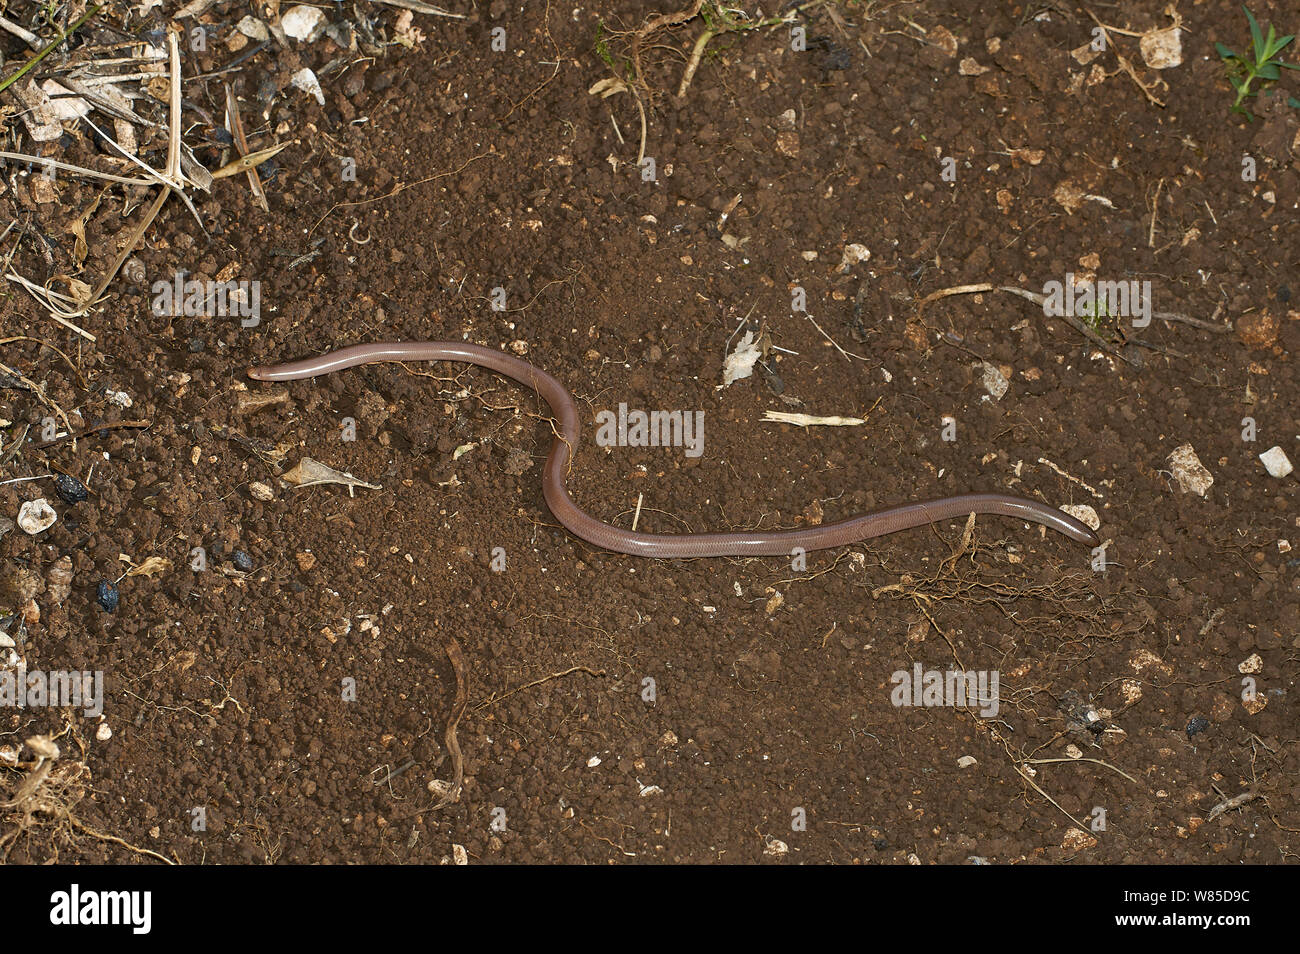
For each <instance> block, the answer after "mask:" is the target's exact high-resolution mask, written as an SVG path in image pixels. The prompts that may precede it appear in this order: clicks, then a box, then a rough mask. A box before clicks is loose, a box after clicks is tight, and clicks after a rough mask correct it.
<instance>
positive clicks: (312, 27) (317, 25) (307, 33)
mask: <svg viewBox="0 0 1300 954" xmlns="http://www.w3.org/2000/svg"><path fill="white" fill-rule="evenodd" d="M280 28H281V29H282V30H284V35H285V36H287V37H288V38H289V39H291V40H302V41H304V42H307V43H310V42H311V41H312V40H315V39H316V38H317V37H319V36H320V35H321V34H322V33H323V32H325V12H324V11H323V10H320V9H317V8H316V7H309V6H305V5H299V6H296V7H290V8H289V11H288V12H287V13H285V15H284V16H283V17H282V18H281V19H280Z"/></svg>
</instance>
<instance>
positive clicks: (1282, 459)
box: [1259, 447, 1295, 477]
mask: <svg viewBox="0 0 1300 954" xmlns="http://www.w3.org/2000/svg"><path fill="white" fill-rule="evenodd" d="M1259 459H1260V460H1262V461H1263V462H1264V469H1265V470H1267V471H1268V473H1269V476H1270V477H1285V476H1286V475H1287V474H1289V473H1291V471H1293V470H1295V468H1294V467H1292V466H1291V461H1290V459H1289V458H1288V457H1287V456H1286V451H1284V450H1282V448H1280V447H1270V448H1269V449H1268V450H1266V451H1264V453H1262V454H1260V455H1259Z"/></svg>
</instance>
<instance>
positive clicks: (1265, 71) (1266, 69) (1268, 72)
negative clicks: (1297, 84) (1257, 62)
mask: <svg viewBox="0 0 1300 954" xmlns="http://www.w3.org/2000/svg"><path fill="white" fill-rule="evenodd" d="M1255 75H1256V76H1258V77H1259V78H1260V79H1266V80H1275V79H1277V78H1278V77H1279V76H1281V75H1282V71H1281V70H1279V69H1278V68H1277V64H1276V63H1265V64H1264V65H1263V66H1261V67H1260V68H1259V71H1258V72H1257V73H1256V74H1255Z"/></svg>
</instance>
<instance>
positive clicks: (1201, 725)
mask: <svg viewBox="0 0 1300 954" xmlns="http://www.w3.org/2000/svg"><path fill="white" fill-rule="evenodd" d="M1209 727H1210V720H1209V719H1207V718H1205V716H1193V717H1192V719H1191V721H1190V722H1188V723H1187V737H1188V738H1189V739H1190V738H1191V737H1192V736H1194V735H1199V734H1200V733H1202V732H1204V731H1205V730H1206V729H1208V728H1209Z"/></svg>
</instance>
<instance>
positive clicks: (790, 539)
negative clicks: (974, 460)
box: [248, 341, 1101, 558]
mask: <svg viewBox="0 0 1300 954" xmlns="http://www.w3.org/2000/svg"><path fill="white" fill-rule="evenodd" d="M383 361H459V362H462V363H464V364H473V365H478V366H479V367H483V368H488V369H489V370H491V371H495V372H497V373H498V374H502V375H505V376H506V377H508V378H513V379H514V380H515V381H518V382H519V383H520V384H522V385H523V386H524V387H527V388H532V390H534V391H536V392H537V394H538V395H540V396H541V398H542V399H543V400H544V401H546V403H547V404H549V405H550V407H551V411H552V413H553V414H554V415H555V417H556V420H557V422H558V434H557V436H556V439H555V441H554V443H552V445H551V452H550V454H549V455H548V456H547V458H546V467H545V470H544V472H543V479H542V492H543V496H544V497H545V498H546V505H547V506H548V507H549V508H550V509H551V513H552V514H554V515H555V518H556V519H557V520H559V521H560V523H562V524H563V525H564V526H565V527H566V528H568V530H569V531H570V532H571V533H572V534H574V536H577V537H580V538H581V539H583V540H586V541H587V542H588V543H590V544H592V545H594V546H597V547H601V548H602V549H605V550H613V551H615V552H617V553H627V554H631V555H632V556H641V557H658V558H671V557H687V558H689V557H716V556H777V555H780V556H787V555H789V554H791V553H792V552H793V551H794V550H795V549H796V548H801V549H803V550H826V549H831V548H833V547H842V546H846V545H848V544H850V543H857V542H859V541H862V540H869V539H871V538H872V537H879V536H883V535H884V534H887V533H897V532H898V531H899V530H908V529H911V528H912V527H920V526H924V525H926V524H930V523H939V522H941V521H944V520H951V519H955V518H961V517H965V516H967V515H968V514H971V513H987V514H1001V515H1003V516H1006V517H1015V518H1017V519H1019V520H1027V521H1030V522H1031V523H1040V524H1042V525H1043V526H1045V527H1050V528H1051V529H1052V530H1055V531H1057V532H1058V533H1063V534H1065V535H1066V536H1067V537H1069V538H1070V539H1072V540H1077V541H1078V542H1080V543H1086V544H1088V545H1089V546H1092V547H1095V546H1098V545H1100V542H1101V541H1100V540H1099V539H1098V537H1097V534H1095V533H1094V532H1093V531H1092V530H1091V529H1090V528H1089V527H1088V526H1087V525H1086V524H1084V523H1082V522H1080V521H1079V520H1076V519H1075V518H1074V517H1072V516H1070V515H1069V514H1066V513H1062V512H1061V511H1060V510H1057V509H1056V508H1055V507H1049V506H1047V505H1046V504H1042V503H1038V502H1036V501H1033V500H1026V499H1025V498H1023V497H1012V496H1008V495H1006V494H963V495H961V496H957V497H944V498H942V499H940V500H927V501H924V502H922V503H911V504H904V505H902V506H898V507H890V508H889V509H887V510H878V511H876V512H875V513H869V514H863V515H862V516H857V517H851V518H850V519H848V520H841V521H839V522H838V523H830V524H826V525H824V526H817V527H808V528H805V529H801V530H758V531H752V532H748V531H747V532H743V533H681V534H663V533H638V532H635V531H632V530H623V529H621V528H620V527H615V526H611V525H610V524H608V523H603V522H601V521H600V520H597V519H596V518H595V517H593V516H591V515H590V514H588V513H587V512H586V511H584V510H583V509H582V508H581V507H579V506H578V505H577V504H576V503H574V501H573V498H572V497H570V496H569V491H568V490H567V489H565V486H564V479H565V473H566V471H567V469H568V466H569V462H570V460H571V459H572V457H573V455H574V453H576V451H577V449H578V439H579V436H580V434H581V430H582V428H581V426H580V423H579V418H578V405H577V404H576V403H575V402H574V400H573V395H571V394H570V393H569V389H568V388H566V387H565V386H564V385H563V384H561V383H560V382H559V381H558V380H557V379H556V378H554V377H552V376H551V375H549V374H547V373H546V372H545V371H543V370H542V369H540V368H537V367H534V366H533V365H531V364H529V363H528V362H527V361H521V360H520V359H519V358H516V357H513V356H511V355H508V354H504V353H502V352H499V351H493V350H492V349H491V348H485V347H482V346H480V345H474V344H462V343H460V342H456V341H382V342H376V343H374V344H362V345H353V346H351V347H348V348H342V349H340V350H338V351H331V352H329V353H328V354H323V355H320V356H318V357H315V358H305V359H303V360H301V361H290V362H288V363H286V364H275V365H266V366H261V367H255V368H249V370H248V376H249V377H250V378H253V379H254V380H257V381H293V380H297V379H299V378H313V377H316V376H317V375H321V374H329V373H330V372H332V371H341V370H343V369H344V368H351V367H355V366H357V365H360V364H373V363H376V362H383Z"/></svg>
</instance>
